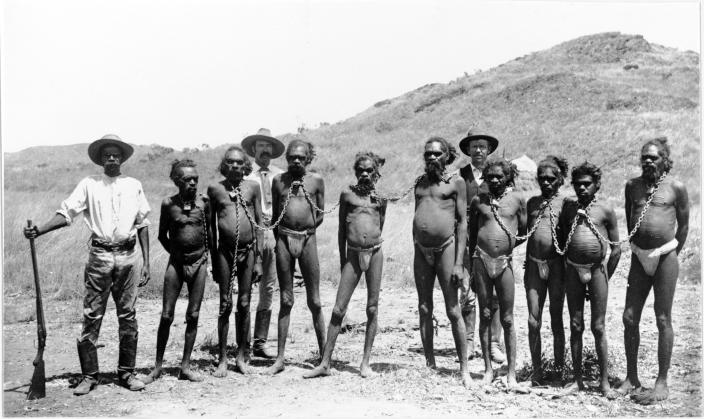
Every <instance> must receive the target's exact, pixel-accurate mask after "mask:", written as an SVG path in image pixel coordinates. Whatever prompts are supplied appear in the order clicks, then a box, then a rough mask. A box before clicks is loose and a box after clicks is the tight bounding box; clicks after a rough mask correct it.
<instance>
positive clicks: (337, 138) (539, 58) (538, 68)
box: [3, 33, 701, 297]
mask: <svg viewBox="0 0 704 419" xmlns="http://www.w3.org/2000/svg"><path fill="white" fill-rule="evenodd" d="M699 106H700V104H699V54H697V53H695V52H691V51H685V52H682V51H678V50H675V49H672V48H667V47H664V46H659V45H654V44H651V43H649V42H647V41H646V40H645V39H643V38H642V37H641V36H638V35H625V34H620V33H603V34H596V35H590V36H585V37H581V38H578V39H574V40H571V41H568V42H565V43H562V44H559V45H557V46H555V47H553V48H550V49H547V50H544V51H539V52H535V53H532V54H529V55H526V56H523V57H519V58H516V59H514V60H512V61H509V62H507V63H505V64H502V65H500V66H498V67H495V68H492V69H489V70H486V71H481V72H478V73H476V74H472V75H468V74H465V75H464V76H461V77H458V78H457V79H455V80H452V81H450V82H448V83H444V84H429V85H425V86H421V87H419V88H417V89H415V90H413V91H411V92H408V93H405V94H403V95H401V96H399V97H395V98H389V99H387V100H383V101H380V102H378V103H375V104H373V105H372V106H370V107H369V108H368V109H366V110H363V111H362V112H361V113H359V114H357V115H355V116H353V117H351V118H349V119H346V120H344V121H340V122H337V123H334V124H321V126H320V127H318V128H317V129H304V130H301V132H300V133H297V134H284V135H281V136H280V137H281V138H282V139H284V140H285V141H286V140H288V139H290V138H292V137H293V136H295V135H302V136H304V137H305V138H308V139H309V140H310V141H312V142H313V143H314V144H315V146H316V149H317V150H316V151H317V154H318V157H317V158H316V160H315V161H314V162H313V165H312V168H313V169H314V170H317V171H318V172H319V173H321V174H322V175H323V176H324V177H325V180H326V190H327V197H328V198H327V201H328V205H331V204H332V203H333V202H336V200H337V196H338V195H339V192H340V190H341V189H342V188H343V187H344V186H345V185H347V184H349V183H350V182H352V181H353V174H352V170H351V165H352V159H353V157H354V155H355V153H357V152H358V151H361V150H367V149H371V150H374V151H375V152H377V153H379V154H381V155H382V156H384V157H386V158H387V164H386V166H385V167H384V170H383V177H382V180H381V182H380V189H382V190H385V191H388V192H400V191H401V190H403V189H405V188H407V187H408V186H409V185H410V182H411V181H412V179H413V178H414V177H415V175H416V174H418V173H420V171H421V170H422V160H421V152H422V145H423V141H424V140H425V139H427V138H428V137H430V136H432V135H441V136H444V137H445V138H447V139H449V140H451V141H452V142H454V143H455V144H456V143H457V142H458V141H459V140H460V139H461V138H462V137H463V136H464V134H465V133H466V132H467V130H468V128H469V127H471V126H476V127H478V128H480V129H481V130H483V131H485V132H488V133H491V134H493V135H495V136H496V137H497V138H499V140H500V141H501V144H500V147H499V149H498V151H497V153H496V154H497V155H505V156H506V157H507V158H513V157H518V156H520V155H522V154H526V155H528V156H529V157H531V158H532V159H534V160H539V159H540V158H541V157H543V156H544V155H547V154H558V155H563V156H566V157H567V158H568V160H569V161H570V164H571V165H574V164H577V163H580V162H582V161H584V160H585V159H588V160H590V161H592V162H595V163H597V164H604V171H605V174H606V177H605V179H604V181H603V184H604V185H603V192H604V194H605V195H606V196H607V197H609V198H610V199H611V200H612V202H613V203H614V204H615V205H617V206H622V195H623V185H624V183H625V180H626V179H627V178H628V177H632V176H637V175H638V174H639V166H638V153H639V150H640V144H642V142H643V138H646V137H649V136H654V135H666V136H667V137H668V138H669V139H670V141H671V144H672V148H673V158H674V160H675V167H674V170H673V173H674V174H675V175H676V176H678V177H679V178H681V179H682V180H683V181H684V182H685V183H686V185H687V187H688V189H689V191H690V198H691V200H692V202H693V203H697V205H698V203H699V201H700V192H701V188H700V184H699V180H700V153H701V146H700V123H699V112H700V110H699ZM86 148H87V144H76V145H72V146H56V147H33V148H29V149H26V150H23V151H20V152H17V153H5V156H4V157H5V166H4V176H5V184H4V188H5V202H4V204H3V210H4V212H5V221H4V231H5V237H4V240H5V242H4V262H3V263H4V269H5V274H4V278H3V280H4V283H5V293H6V295H7V294H8V293H16V292H23V291H26V290H29V289H31V287H32V286H31V282H30V280H31V268H30V267H29V266H28V261H29V258H28V256H27V254H28V253H27V247H28V246H27V243H26V241H25V240H24V239H23V238H22V237H21V235H20V234H19V231H20V228H21V226H22V225H23V224H24V222H25V220H26V219H27V218H32V219H35V220H36V221H37V222H43V221H45V220H46V219H47V218H48V217H49V216H50V214H51V212H52V211H53V210H54V209H55V208H56V207H57V206H58V204H59V202H60V201H61V200H62V199H64V198H65V196H66V195H67V194H68V193H70V191H71V190H72V189H73V187H74V186H75V184H76V183H77V182H78V180H79V179H80V178H82V177H83V176H85V175H88V174H94V173H99V168H98V167H96V166H95V165H93V164H92V163H91V162H90V161H89V160H88V159H87V155H86ZM224 148H225V146H220V147H217V148H213V149H201V150H196V149H192V150H187V151H186V152H184V151H183V150H182V151H175V150H171V149H170V148H168V144H164V145H163V146H161V145H153V146H137V147H136V151H135V155H134V156H133V157H132V159H131V160H130V161H129V162H127V164H126V165H125V167H124V169H123V172H124V173H125V174H128V175H130V176H134V177H136V178H138V179H140V180H141V181H142V183H143V184H144V188H145V191H146V193H147V195H148V197H149V198H150V203H151V205H152V208H153V209H154V210H155V211H158V205H159V202H160V200H161V199H162V198H163V197H164V196H166V195H167V194H171V193H173V192H174V191H175V188H174V186H173V185H172V184H171V182H170V180H169V179H168V172H169V163H170V162H171V160H173V159H174V158H177V157H178V158H180V157H183V156H184V155H189V156H190V157H191V158H193V159H194V160H196V162H198V164H199V167H200V169H199V170H200V174H201V187H202V188H203V190H204V189H205V186H206V185H207V184H208V183H210V182H213V181H215V180H216V179H219V177H220V176H219V174H218V173H217V164H218V161H219V158H220V157H221V155H222V153H223V151H224ZM466 162H467V160H466V158H463V159H462V160H461V161H460V162H459V163H458V164H457V165H458V166H461V165H464V164H466ZM278 165H279V166H284V162H283V160H282V159H280V160H279V161H278ZM409 203H410V199H406V200H405V201H404V203H403V204H401V205H397V206H395V209H393V211H397V213H392V215H393V217H394V218H393V220H394V221H395V222H394V223H389V225H388V227H387V231H385V232H384V236H385V239H386V242H387V243H391V245H390V246H389V247H388V252H387V269H386V271H387V272H394V273H395V274H394V275H395V276H396V277H399V276H400V277H403V278H404V279H403V281H404V282H405V281H406V280H407V277H409V275H411V274H412V272H411V271H410V259H409V258H410V256H409V255H410V254H411V251H412V250H411V247H410V245H409V243H410V219H411V217H412V208H410V207H409ZM621 212H622V211H621ZM699 214H700V212H699V210H698V207H697V209H696V210H695V211H693V219H692V223H693V224H696V227H693V228H691V229H690V231H691V235H690V239H689V240H688V245H689V247H690V248H692V249H696V251H692V256H691V257H690V258H689V259H687V260H690V259H691V260H690V261H689V262H687V263H690V265H691V266H692V269H695V268H696V269H695V270H694V271H691V270H690V271H689V272H690V274H689V275H690V276H692V277H694V276H697V277H698V275H699V271H698V266H699V256H698V248H699V241H700V231H699V224H700V223H701V219H700V215H699ZM336 218H337V217H336V216H335V215H333V216H328V217H326V221H325V223H323V227H322V230H321V231H320V234H319V236H320V240H319V242H320V253H321V261H322V262H321V264H322V265H323V266H321V269H322V273H323V277H324V278H325V279H330V280H333V281H334V280H336V277H337V275H338V269H339V268H338V267H337V266H336V264H337V262H336V260H337V256H336V253H337V250H336V240H335V237H336V236H335V231H336V228H337V219H336ZM152 221H153V222H154V224H155V225H156V223H157V222H158V215H156V214H155V215H153V216H152ZM79 228H80V229H83V230H86V229H85V227H83V226H81V227H72V228H71V230H72V231H70V232H69V231H68V230H66V229H65V230H64V231H63V233H53V234H50V235H48V236H46V237H43V238H42V239H41V240H39V243H38V245H39V249H40V253H41V255H42V256H41V258H42V259H41V261H42V263H43V264H44V265H45V268H46V270H48V271H49V272H50V274H47V275H48V276H49V277H50V279H47V281H48V283H49V285H48V289H49V292H53V293H55V295H56V296H57V297H64V296H70V295H73V294H76V293H80V292H81V289H80V287H78V286H76V284H78V281H80V278H81V276H82V272H81V269H80V267H79V266H77V263H79V262H80V263H81V264H82V263H83V261H84V260H85V258H86V252H85V250H86V241H87V238H88V234H87V232H86V231H83V232H79V231H78V229H79ZM67 233H68V234H67ZM152 236H153V240H152V249H153V255H154V259H153V262H152V266H153V273H152V275H153V276H154V278H155V281H153V282H154V283H153V284H151V285H150V286H149V287H148V288H147V292H148V293H153V294H155V295H160V287H159V286H158V285H159V284H160V283H161V275H162V274H163V265H164V264H165V262H166V255H165V253H164V251H163V250H162V249H161V247H160V246H159V245H158V243H157V242H156V226H155V227H154V228H152ZM624 259H625V258H624ZM389 264H390V265H391V269H389ZM388 275H391V274H388ZM396 277H394V278H392V280H393V279H398V278H396Z"/></svg>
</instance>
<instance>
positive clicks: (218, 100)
mask: <svg viewBox="0 0 704 419" xmlns="http://www.w3.org/2000/svg"><path fill="white" fill-rule="evenodd" d="M1 7H2V29H1V30H2V32H1V33H0V54H1V56H0V58H1V60H0V112H1V121H0V130H1V131H0V133H1V135H2V148H3V151H4V152H14V151H18V150H21V149H24V148H26V147H30V146H35V145H52V144H55V145H57V144H75V143H87V142H91V141H93V140H95V139H98V138H100V137H101V136H102V135H104V134H107V133H114V134H117V135H119V136H120V137H121V138H122V139H123V140H125V141H127V142H130V143H133V144H155V143H156V144H161V145H165V146H169V147H173V148H176V149H182V148H184V147H196V146H199V145H201V144H209V145H210V146H216V145H220V144H223V143H239V141H240V140H241V139H242V138H244V137H245V136H247V135H249V134H253V133H255V132H256V131H257V130H258V129H259V128H262V127H266V128H269V129H270V130H271V131H272V133H274V134H275V135H280V134H284V133H287V132H295V131H296V129H297V128H298V127H301V126H306V127H308V128H315V127H317V126H318V125H319V124H320V123H322V122H328V123H335V122H337V121H341V120H344V119H346V118H349V117H351V116H354V115H355V114H357V113H359V112H362V111H364V110H365V109H367V108H368V107H370V106H372V105H373V104H374V103H375V102H378V101H380V100H383V99H387V98H391V97H396V96H399V95H401V94H403V93H405V92H408V91H410V90H413V89H415V88H417V87H419V86H422V85H424V84H427V83H447V82H449V81H450V80H454V79H456V78H457V77H460V76H463V75H464V73H465V72H467V73H469V74H472V73H474V72H475V71H477V70H487V69H489V68H492V67H495V66H497V65H499V64H502V63H504V62H506V61H510V60H512V59H514V58H516V57H519V56H522V55H525V54H528V53H531V52H535V51H539V50H543V49H546V48H549V47H552V46H554V45H556V44H559V43H561V42H564V41H568V40H570V39H574V38H576V37H579V36H583V35H589V34H594V33H598V32H610V31H619V32H622V33H628V34H641V35H643V36H644V37H645V39H646V40H648V41H649V42H652V43H656V44H660V45H665V46H667V47H673V48H677V49H680V50H692V51H696V52H699V51H700V39H701V35H700V20H701V8H700V3H699V1H666V2H643V1H629V2H611V1H587V2H568V1H541V2H537V1H525V0H524V1H453V0H444V1H427V0H425V1H421V0H405V1H395V0H387V1H378V0H375V1H349V0H347V1H341V0H332V1H331V0H326V1H323V0H308V1H296V0H293V1H285V2H284V1H273V0H258V1H224V0H222V1H215V0H188V1H187V0H148V1H145V0H119V1H107V0H4V1H3V2H2V6H1Z"/></svg>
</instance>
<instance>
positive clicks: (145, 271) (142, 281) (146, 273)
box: [137, 265, 152, 287]
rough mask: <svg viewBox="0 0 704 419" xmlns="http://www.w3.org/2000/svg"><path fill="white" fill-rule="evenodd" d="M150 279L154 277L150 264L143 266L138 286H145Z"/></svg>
mask: <svg viewBox="0 0 704 419" xmlns="http://www.w3.org/2000/svg"><path fill="white" fill-rule="evenodd" d="M150 279H152V278H151V275H149V265H144V266H142V272H141V274H140V281H139V284H138V285H137V286H138V287H143V286H145V285H147V283H148V282H149V280H150Z"/></svg>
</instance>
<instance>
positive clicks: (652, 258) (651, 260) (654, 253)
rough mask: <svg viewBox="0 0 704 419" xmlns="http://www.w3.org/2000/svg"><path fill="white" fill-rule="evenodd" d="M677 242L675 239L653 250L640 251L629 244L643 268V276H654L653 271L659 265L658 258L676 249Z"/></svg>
mask: <svg viewBox="0 0 704 419" xmlns="http://www.w3.org/2000/svg"><path fill="white" fill-rule="evenodd" d="M678 244H679V242H678V241H677V239H672V240H670V241H669V242H667V243H665V244H663V245H662V246H660V247H656V248H655V249H641V248H640V247H638V246H636V245H635V244H633V243H631V251H632V252H633V254H634V255H636V257H637V258H638V261H639V262H640V265H641V266H642V267H643V270H644V271H645V274H646V275H648V276H653V275H655V271H657V270H658V266H659V265H660V256H663V255H666V254H668V253H670V252H672V251H673V250H675V249H677V245H678Z"/></svg>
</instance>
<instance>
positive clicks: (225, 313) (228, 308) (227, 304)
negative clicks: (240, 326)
mask: <svg viewBox="0 0 704 419" xmlns="http://www.w3.org/2000/svg"><path fill="white" fill-rule="evenodd" d="M231 313H232V302H231V301H222V302H220V313H219V314H218V316H219V317H225V318H227V317H229V316H230V314H231Z"/></svg>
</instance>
